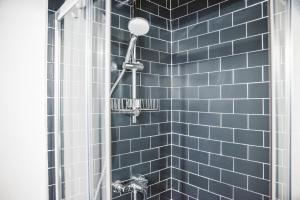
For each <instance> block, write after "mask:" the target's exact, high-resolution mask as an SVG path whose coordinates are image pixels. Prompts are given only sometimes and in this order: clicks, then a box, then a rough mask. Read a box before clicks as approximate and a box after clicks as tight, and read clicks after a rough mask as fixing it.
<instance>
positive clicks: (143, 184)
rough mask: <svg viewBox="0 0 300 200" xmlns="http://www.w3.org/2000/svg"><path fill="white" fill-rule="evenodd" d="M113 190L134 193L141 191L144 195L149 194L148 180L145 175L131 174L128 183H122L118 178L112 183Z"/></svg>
mask: <svg viewBox="0 0 300 200" xmlns="http://www.w3.org/2000/svg"><path fill="white" fill-rule="evenodd" d="M112 187H113V191H114V192H118V193H123V192H133V193H134V195H136V194H137V192H140V193H142V194H144V195H146V194H147V189H148V180H147V179H146V178H145V176H143V175H137V176H131V177H130V180H129V181H128V182H126V183H122V182H121V181H120V180H117V181H115V182H113V183H112Z"/></svg>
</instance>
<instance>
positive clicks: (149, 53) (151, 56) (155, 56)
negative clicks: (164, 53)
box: [141, 48, 159, 62]
mask: <svg viewBox="0 0 300 200" xmlns="http://www.w3.org/2000/svg"><path fill="white" fill-rule="evenodd" d="M141 58H142V59H143V60H146V61H154V62H159V52H158V51H154V50H150V49H144V48H141Z"/></svg>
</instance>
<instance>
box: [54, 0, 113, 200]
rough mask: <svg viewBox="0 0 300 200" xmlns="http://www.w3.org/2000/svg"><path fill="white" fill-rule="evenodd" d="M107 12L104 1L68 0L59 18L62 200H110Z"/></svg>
mask: <svg viewBox="0 0 300 200" xmlns="http://www.w3.org/2000/svg"><path fill="white" fill-rule="evenodd" d="M106 9H109V5H107V4H105V1H104V0H98V1H92V0H86V1H81V0H78V1H76V0H75V1H70V0H69V1H66V3H65V4H63V6H62V7H61V9H59V10H58V12H57V13H56V38H55V39H56V43H55V46H56V49H55V53H56V60H55V63H56V68H55V69H56V70H55V77H56V81H55V82H56V87H55V98H56V101H55V111H56V112H55V119H56V120H55V127H56V129H55V134H56V135H55V136H56V142H55V144H56V149H55V150H56V160H55V161H56V199H57V200H61V199H65V200H87V199H88V200H100V199H110V198H111V197H110V195H111V194H110V193H111V192H110V176H111V175H110V110H109V109H107V108H109V88H110V84H109V83H110V80H109V77H110V76H109V75H110V69H109V65H108V64H107V63H110V61H109V59H110V54H107V53H106V52H110V50H109V48H110V44H109V43H107V42H106V41H107V38H110V16H107V15H109V13H110V12H109V10H106ZM108 41H110V39H108Z"/></svg>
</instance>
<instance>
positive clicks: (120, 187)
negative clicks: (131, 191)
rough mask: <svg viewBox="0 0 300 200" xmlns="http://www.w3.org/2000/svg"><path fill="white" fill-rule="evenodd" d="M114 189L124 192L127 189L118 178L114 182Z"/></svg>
mask: <svg viewBox="0 0 300 200" xmlns="http://www.w3.org/2000/svg"><path fill="white" fill-rule="evenodd" d="M112 187H113V191H114V192H117V193H122V192H124V191H125V189H126V186H125V185H123V184H122V182H121V181H120V180H116V181H115V182H113V183H112Z"/></svg>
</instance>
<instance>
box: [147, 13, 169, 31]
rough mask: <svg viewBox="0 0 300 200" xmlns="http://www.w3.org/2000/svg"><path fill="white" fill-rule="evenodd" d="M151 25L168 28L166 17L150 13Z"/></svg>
mask: <svg viewBox="0 0 300 200" xmlns="http://www.w3.org/2000/svg"><path fill="white" fill-rule="evenodd" d="M150 21H151V25H153V26H156V27H158V28H163V29H168V24H167V20H166V19H165V18H162V17H159V16H156V15H150Z"/></svg>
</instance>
